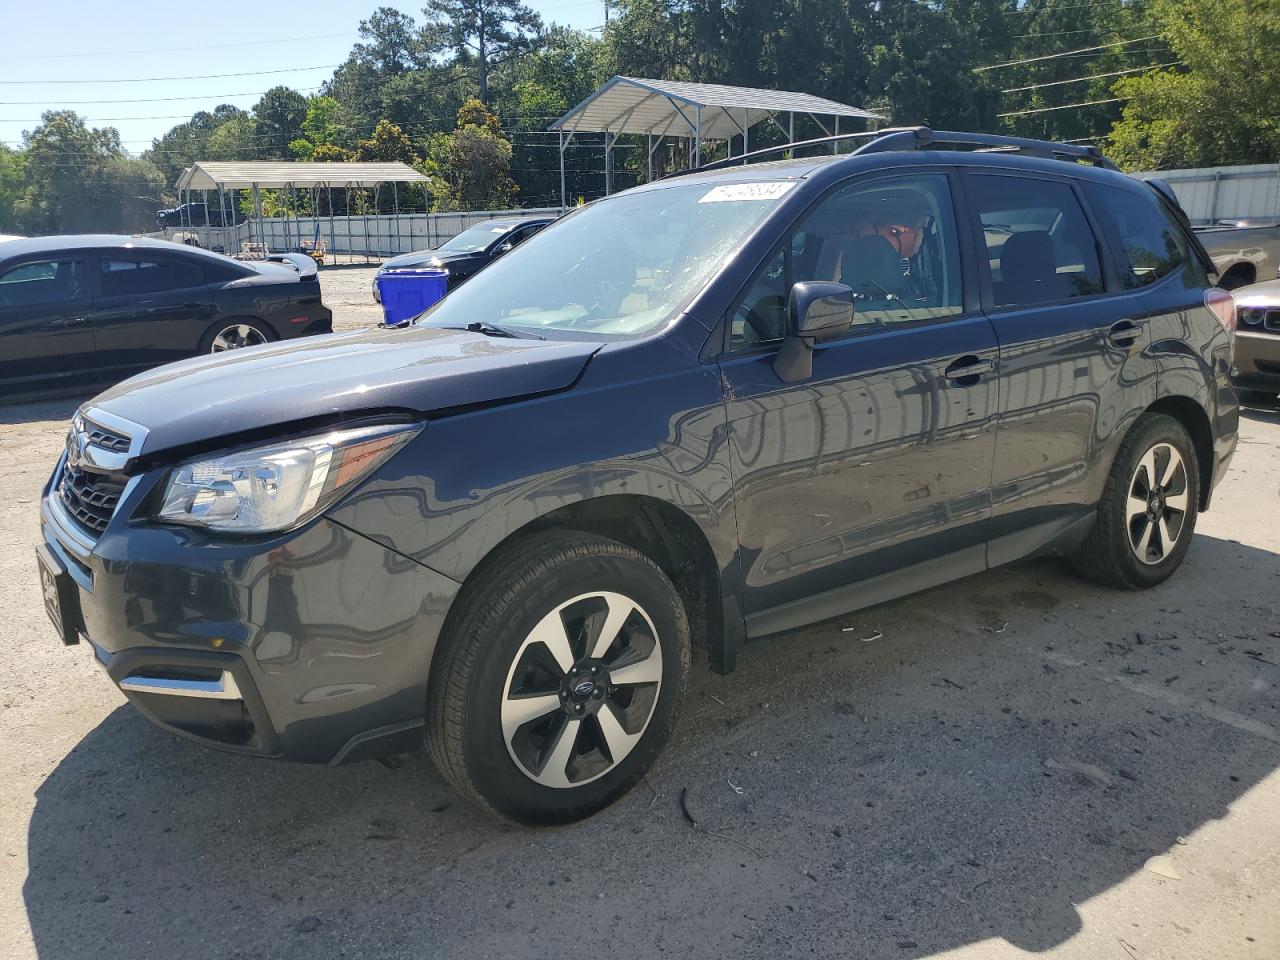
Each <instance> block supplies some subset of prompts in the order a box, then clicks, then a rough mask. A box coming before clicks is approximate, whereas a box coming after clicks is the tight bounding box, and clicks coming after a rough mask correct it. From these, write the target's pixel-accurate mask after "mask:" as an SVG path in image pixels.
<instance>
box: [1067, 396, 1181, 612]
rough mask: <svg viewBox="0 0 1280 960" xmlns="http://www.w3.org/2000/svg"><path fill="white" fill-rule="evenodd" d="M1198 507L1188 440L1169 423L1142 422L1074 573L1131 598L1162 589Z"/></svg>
mask: <svg viewBox="0 0 1280 960" xmlns="http://www.w3.org/2000/svg"><path fill="white" fill-rule="evenodd" d="M1199 505H1200V471H1199V466H1198V461H1197V460H1196V453H1195V447H1194V446H1193V445H1192V443H1191V437H1190V436H1189V435H1188V434H1187V431H1186V429H1185V428H1184V427H1183V426H1182V424H1180V423H1179V422H1178V421H1177V420H1174V419H1173V418H1172V417H1169V416H1166V415H1164V414H1145V415H1144V416H1143V417H1142V418H1141V419H1139V420H1138V422H1137V423H1136V424H1134V427H1133V429H1132V430H1131V431H1130V432H1129V435H1128V436H1127V437H1125V439H1124V442H1123V443H1122V444H1121V445H1120V450H1119V452H1118V453H1117V454H1116V459H1115V463H1113V464H1112V466H1111V473H1110V475H1109V476H1108V477H1107V484H1106V487H1105V489H1104V490H1103V494H1102V502H1101V503H1100V504H1099V505H1098V520H1097V524H1096V525H1095V526H1094V528H1093V530H1092V532H1090V534H1089V536H1088V537H1087V538H1086V539H1085V541H1084V543H1083V544H1082V545H1081V547H1080V550H1079V552H1078V553H1077V554H1076V556H1075V557H1074V558H1073V560H1074V563H1075V566H1076V569H1077V570H1078V571H1079V572H1080V573H1082V574H1083V575H1084V576H1086V577H1088V578H1089V579H1091V580H1095V581H1097V582H1098V583H1101V584H1104V585H1106V586H1112V587H1120V588H1123V589H1129V590H1141V589H1145V588H1147V587H1154V586H1155V585H1156V584H1158V583H1162V582H1163V581H1165V580H1166V579H1168V578H1169V577H1170V576H1171V575H1172V574H1173V572H1174V571H1175V570H1177V569H1178V567H1179V566H1180V565H1181V564H1182V561H1183V558H1185V557H1186V555H1187V550H1188V549H1190V547H1191V537H1192V534H1194V533H1195V528H1196V513H1197V511H1198V510H1199Z"/></svg>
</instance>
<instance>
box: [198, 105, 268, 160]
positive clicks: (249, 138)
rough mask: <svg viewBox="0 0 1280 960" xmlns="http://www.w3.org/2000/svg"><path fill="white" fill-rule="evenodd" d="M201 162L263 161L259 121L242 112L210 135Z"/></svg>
mask: <svg viewBox="0 0 1280 960" xmlns="http://www.w3.org/2000/svg"><path fill="white" fill-rule="evenodd" d="M199 159H201V160H261V159H267V157H265V156H264V155H263V153H262V152H261V147H260V141H259V137H258V121H257V120H255V119H254V118H253V117H252V116H250V115H249V114H247V113H244V112H240V113H238V114H236V115H235V116H234V117H232V118H231V119H230V120H228V121H227V122H226V123H224V124H222V125H221V126H219V127H218V129H217V130H215V131H213V133H212V134H210V136H209V139H208V141H206V143H205V147H204V156H202V157H200V158H199Z"/></svg>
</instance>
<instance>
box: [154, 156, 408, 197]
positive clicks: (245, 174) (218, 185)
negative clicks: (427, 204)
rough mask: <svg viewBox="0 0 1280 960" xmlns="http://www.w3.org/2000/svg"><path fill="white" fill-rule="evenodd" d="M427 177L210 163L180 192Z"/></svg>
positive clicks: (268, 163)
mask: <svg viewBox="0 0 1280 960" xmlns="http://www.w3.org/2000/svg"><path fill="white" fill-rule="evenodd" d="M426 180H427V177H425V176H424V175H423V174H421V173H419V172H418V171H417V170H414V169H413V168H412V167H411V166H409V165H408V164H406V163H302V162H299V161H291V160H244V161H241V160H233V161H226V162H223V161H206V160H202V161H200V162H199V163H195V164H192V165H191V166H190V167H187V169H186V170H184V171H182V175H181V176H180V177H178V183H177V188H178V189H179V190H218V189H222V190H242V189H246V188H249V187H253V186H258V187H289V186H293V187H321V186H326V185H327V186H334V187H344V186H365V187H372V186H374V185H375V184H379V183H423V182H426Z"/></svg>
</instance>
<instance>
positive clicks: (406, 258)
mask: <svg viewBox="0 0 1280 960" xmlns="http://www.w3.org/2000/svg"><path fill="white" fill-rule="evenodd" d="M481 255H482V254H481V253H479V252H476V253H463V252H461V251H457V250H417V251H415V252H413V253H402V254H400V256H398V257H392V258H391V259H390V260H383V261H382V266H381V267H379V268H378V269H380V270H408V269H410V268H413V267H433V266H435V265H436V264H438V263H439V264H448V263H453V262H455V261H457V260H470V259H472V258H473V257H479V256H481Z"/></svg>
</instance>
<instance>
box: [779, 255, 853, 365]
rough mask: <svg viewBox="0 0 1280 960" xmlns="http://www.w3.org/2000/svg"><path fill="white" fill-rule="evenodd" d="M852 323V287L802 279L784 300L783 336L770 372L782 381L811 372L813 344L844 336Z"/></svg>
mask: <svg viewBox="0 0 1280 960" xmlns="http://www.w3.org/2000/svg"><path fill="white" fill-rule="evenodd" d="M852 323H853V290H851V289H850V288H849V287H847V286H845V285H844V284H843V283H829V282H826V281H822V280H805V281H801V282H800V283H797V284H796V285H795V286H793V287H792V288H791V296H790V297H789V298H788V299H787V328H788V329H787V336H786V339H785V340H783V341H782V347H781V348H780V349H779V350H778V353H777V355H775V356H774V358H773V372H774V373H776V374H777V375H778V379H780V380H781V381H783V382H784V383H795V382H796V381H798V380H805V379H808V378H809V377H810V376H812V375H813V347H814V344H818V343H826V342H827V341H828V340H836V339H838V338H839V337H842V336H844V334H845V333H846V332H847V331H848V329H849V327H850V325H851V324H852Z"/></svg>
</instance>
